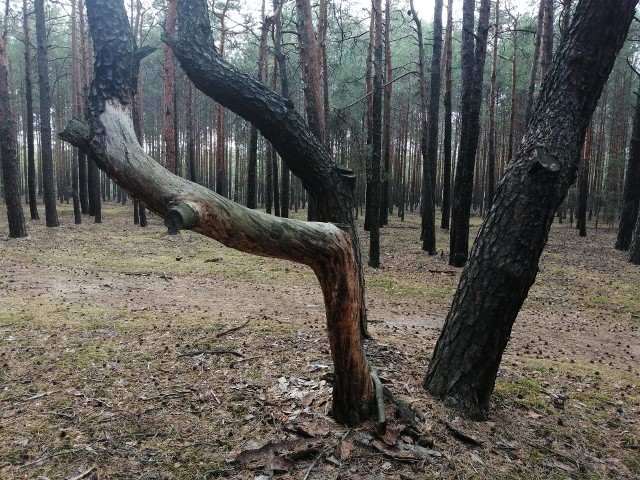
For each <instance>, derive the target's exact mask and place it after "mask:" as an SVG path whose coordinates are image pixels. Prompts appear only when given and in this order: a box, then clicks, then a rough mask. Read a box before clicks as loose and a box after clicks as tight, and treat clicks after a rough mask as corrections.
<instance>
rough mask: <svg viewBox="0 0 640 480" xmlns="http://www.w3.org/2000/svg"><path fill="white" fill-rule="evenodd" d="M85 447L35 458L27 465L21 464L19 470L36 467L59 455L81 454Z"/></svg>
mask: <svg viewBox="0 0 640 480" xmlns="http://www.w3.org/2000/svg"><path fill="white" fill-rule="evenodd" d="M84 449H85V447H82V448H73V449H69V450H60V451H59V452H54V453H50V454H48V455H44V456H42V457H40V458H36V459H35V460H31V461H30V462H27V463H23V464H22V465H20V468H26V467H31V466H33V465H38V464H39V463H42V462H45V461H47V460H49V459H50V458H53V457H59V456H60V455H67V454H70V453H77V452H82V451H84Z"/></svg>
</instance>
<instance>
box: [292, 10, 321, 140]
mask: <svg viewBox="0 0 640 480" xmlns="http://www.w3.org/2000/svg"><path fill="white" fill-rule="evenodd" d="M296 10H297V12H298V26H297V27H298V44H299V46H300V63H301V64H302V65H301V66H302V81H303V84H304V85H303V90H304V99H305V102H304V105H305V111H306V112H307V122H309V128H310V129H311V131H312V132H313V133H314V134H315V135H316V136H317V137H318V138H319V139H320V141H322V142H324V134H325V125H324V111H323V110H324V108H323V106H324V103H323V100H322V99H323V96H322V87H321V80H320V79H321V66H320V57H319V54H318V43H317V41H316V36H315V33H314V31H313V12H312V11H311V1H310V0H296Z"/></svg>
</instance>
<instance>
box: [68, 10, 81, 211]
mask: <svg viewBox="0 0 640 480" xmlns="http://www.w3.org/2000/svg"><path fill="white" fill-rule="evenodd" d="M76 6H77V2H76V0H71V110H72V112H73V116H74V117H75V118H82V117H83V108H82V82H81V81H80V71H79V66H80V65H81V63H80V60H81V55H80V49H79V46H78V20H77V18H78V12H77V8H76ZM78 152H79V150H78V149H77V148H74V149H73V152H72V156H73V159H72V166H71V190H72V195H73V217H74V222H75V223H76V224H80V223H82V208H81V205H80V174H79V161H78V156H79V153H78Z"/></svg>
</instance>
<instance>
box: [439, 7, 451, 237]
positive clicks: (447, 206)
mask: <svg viewBox="0 0 640 480" xmlns="http://www.w3.org/2000/svg"><path fill="white" fill-rule="evenodd" d="M452 40H453V0H449V2H448V5H447V34H446V37H445V41H444V58H445V60H444V62H445V63H444V145H443V149H444V160H443V170H444V171H443V177H442V221H441V223H440V228H444V229H448V228H449V215H450V213H451V151H452V147H453V145H452V142H451V122H452V108H451V64H452V60H453V48H452Z"/></svg>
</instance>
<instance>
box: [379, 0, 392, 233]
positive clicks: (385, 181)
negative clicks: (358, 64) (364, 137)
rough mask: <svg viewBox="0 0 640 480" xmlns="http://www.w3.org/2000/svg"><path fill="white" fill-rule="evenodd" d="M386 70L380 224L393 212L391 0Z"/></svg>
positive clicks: (387, 4)
mask: <svg viewBox="0 0 640 480" xmlns="http://www.w3.org/2000/svg"><path fill="white" fill-rule="evenodd" d="M384 71H385V78H386V83H385V87H384V113H383V119H382V125H383V129H384V130H383V140H382V159H383V167H382V168H383V172H382V178H381V181H380V197H381V200H380V225H387V224H388V223H389V213H391V212H392V209H393V202H392V200H391V185H392V182H391V181H390V177H391V163H392V162H391V96H392V94H393V82H392V81H391V78H392V77H393V68H392V66H391V0H386V2H385V9H384Z"/></svg>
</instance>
